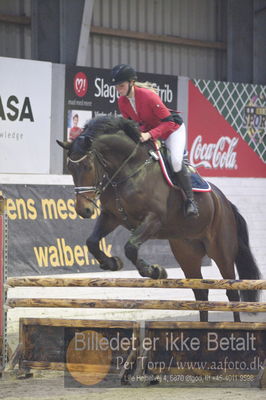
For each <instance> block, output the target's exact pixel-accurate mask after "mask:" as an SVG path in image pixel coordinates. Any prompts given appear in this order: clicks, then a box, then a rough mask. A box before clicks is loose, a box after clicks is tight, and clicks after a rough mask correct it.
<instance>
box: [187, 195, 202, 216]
mask: <svg viewBox="0 0 266 400" xmlns="http://www.w3.org/2000/svg"><path fill="white" fill-rule="evenodd" d="M184 214H185V217H198V216H199V210H198V207H197V205H196V203H195V201H194V200H191V199H187V200H186V201H185V207H184Z"/></svg>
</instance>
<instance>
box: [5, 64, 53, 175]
mask: <svg viewBox="0 0 266 400" xmlns="http://www.w3.org/2000/svg"><path fill="white" fill-rule="evenodd" d="M0 77H1V85H0V147H1V157H0V172H1V173H19V174H22V173H25V174H28V173H34V174H48V173H49V170H50V129H51V127H50V124H51V90H52V89H51V88H52V64H51V63H48V62H41V61H32V60H19V59H16V58H5V57H0Z"/></svg>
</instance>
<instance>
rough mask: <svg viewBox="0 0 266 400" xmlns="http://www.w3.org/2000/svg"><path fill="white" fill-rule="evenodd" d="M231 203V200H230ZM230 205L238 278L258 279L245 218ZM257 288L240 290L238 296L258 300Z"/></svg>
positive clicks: (258, 273)
mask: <svg viewBox="0 0 266 400" xmlns="http://www.w3.org/2000/svg"><path fill="white" fill-rule="evenodd" d="M230 203H231V202H230ZM231 207H232V210H233V213H234V216H235V220H236V225H237V236H238V253H237V255H236V259H235V263H236V268H237V272H238V275H239V278H240V279H260V278H261V274H260V271H259V268H258V266H257V264H256V261H255V259H254V257H253V254H252V253H251V250H250V245H249V234H248V227H247V223H246V221H245V219H244V218H243V217H242V215H241V214H240V213H239V211H238V209H237V208H236V206H235V205H234V204H232V203H231ZM259 295H260V293H259V291H258V290H241V291H240V297H241V300H243V301H258V300H259Z"/></svg>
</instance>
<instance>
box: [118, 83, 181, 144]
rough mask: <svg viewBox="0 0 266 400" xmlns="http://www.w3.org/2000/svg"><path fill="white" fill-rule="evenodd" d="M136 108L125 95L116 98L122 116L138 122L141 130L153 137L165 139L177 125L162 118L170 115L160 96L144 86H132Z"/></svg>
mask: <svg viewBox="0 0 266 400" xmlns="http://www.w3.org/2000/svg"><path fill="white" fill-rule="evenodd" d="M134 90H135V91H134V94H135V104H136V110H137V112H135V110H134V109H133V107H132V105H131V104H130V101H129V100H128V98H127V97H126V96H121V97H119V98H118V106H119V110H120V112H121V114H122V115H123V117H124V118H129V119H132V120H133V121H136V122H138V123H139V128H140V131H141V132H150V134H151V136H152V138H153V139H158V138H160V139H167V138H168V136H169V135H170V134H171V133H172V132H174V131H176V130H177V129H178V127H179V125H178V124H177V123H175V122H173V121H165V122H163V121H162V120H163V119H164V118H167V117H169V116H170V115H171V113H170V111H169V110H168V108H167V107H166V106H165V105H164V103H163V102H162V100H161V98H160V96H158V95H157V94H156V93H154V92H153V91H151V90H149V89H146V88H139V87H137V86H134Z"/></svg>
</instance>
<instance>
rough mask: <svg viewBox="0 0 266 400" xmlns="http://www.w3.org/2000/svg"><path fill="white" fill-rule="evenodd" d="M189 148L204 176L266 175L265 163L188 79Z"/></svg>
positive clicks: (194, 163)
mask: <svg viewBox="0 0 266 400" xmlns="http://www.w3.org/2000/svg"><path fill="white" fill-rule="evenodd" d="M188 111H189V113H188V149H189V159H190V162H191V163H192V164H193V165H194V166H195V167H196V168H197V170H198V172H199V173H200V174H201V175H203V176H228V177H266V166H265V164H264V162H263V161H262V160H261V159H260V157H259V156H258V155H257V154H256V153H255V152H254V151H253V150H252V148H251V147H250V146H249V145H248V144H247V143H246V142H245V140H244V139H242V137H241V135H240V134H239V133H238V132H236V131H235V130H234V129H233V127H232V126H231V125H230V124H229V123H228V122H227V121H226V120H225V118H224V117H223V116H222V115H221V114H220V113H219V111H218V110H217V109H216V108H215V107H214V106H213V105H212V104H211V103H210V102H209V101H208V100H207V99H206V97H205V96H204V95H203V94H202V93H201V92H200V91H199V90H198V89H197V88H196V87H195V86H194V84H193V83H192V82H191V81H190V82H189V110H188Z"/></svg>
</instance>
